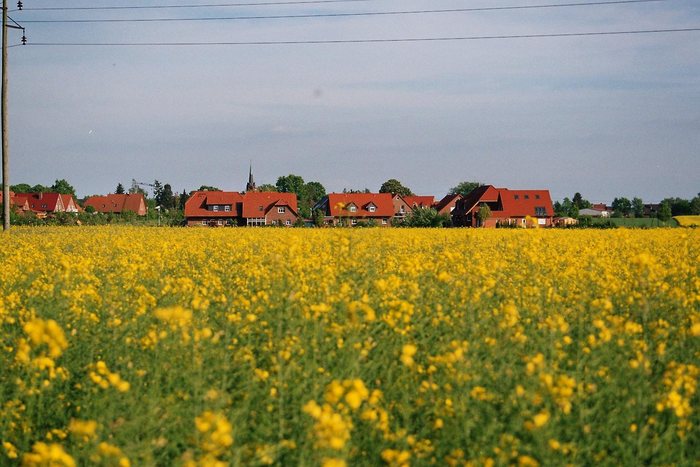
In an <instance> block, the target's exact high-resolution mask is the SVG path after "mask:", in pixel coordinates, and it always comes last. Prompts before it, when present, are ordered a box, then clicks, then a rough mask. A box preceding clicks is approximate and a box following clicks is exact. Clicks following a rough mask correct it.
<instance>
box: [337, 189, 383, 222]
mask: <svg viewBox="0 0 700 467" xmlns="http://www.w3.org/2000/svg"><path fill="white" fill-rule="evenodd" d="M353 205H354V206H355V209H356V210H355V211H354V212H353V211H351V210H350V209H349V208H350V206H353ZM372 205H373V206H374V212H372V211H370V210H369V208H370V207H371V206H372ZM328 208H329V211H330V215H331V216H332V217H393V216H394V202H393V198H392V195H391V193H330V194H329V195H328Z"/></svg>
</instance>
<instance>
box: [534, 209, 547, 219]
mask: <svg viewBox="0 0 700 467" xmlns="http://www.w3.org/2000/svg"><path fill="white" fill-rule="evenodd" d="M535 215H536V216H538V217H545V216H546V215H547V210H546V209H545V208H544V207H535Z"/></svg>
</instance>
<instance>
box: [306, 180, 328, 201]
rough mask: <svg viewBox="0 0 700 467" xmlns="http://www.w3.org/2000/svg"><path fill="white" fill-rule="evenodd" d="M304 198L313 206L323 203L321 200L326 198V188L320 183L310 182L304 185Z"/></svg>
mask: <svg viewBox="0 0 700 467" xmlns="http://www.w3.org/2000/svg"><path fill="white" fill-rule="evenodd" d="M303 191H304V193H303V198H304V200H305V201H307V202H308V203H309V204H310V205H311V206H313V205H314V204H316V203H318V202H319V201H321V199H322V198H323V197H324V196H326V187H324V186H323V185H321V184H320V183H319V182H308V183H307V184H306V185H304V190H303Z"/></svg>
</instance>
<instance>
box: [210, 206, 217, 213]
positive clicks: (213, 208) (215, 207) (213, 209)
mask: <svg viewBox="0 0 700 467" xmlns="http://www.w3.org/2000/svg"><path fill="white" fill-rule="evenodd" d="M211 210H212V211H214V212H216V211H218V210H219V206H212V208H211Z"/></svg>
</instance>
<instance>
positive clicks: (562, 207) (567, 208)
mask: <svg viewBox="0 0 700 467" xmlns="http://www.w3.org/2000/svg"><path fill="white" fill-rule="evenodd" d="M554 214H555V215H556V216H557V217H573V218H574V219H576V218H578V208H577V207H576V206H575V205H574V203H573V202H572V201H571V200H570V199H569V198H564V201H562V202H561V203H560V202H559V201H557V202H556V203H554Z"/></svg>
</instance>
